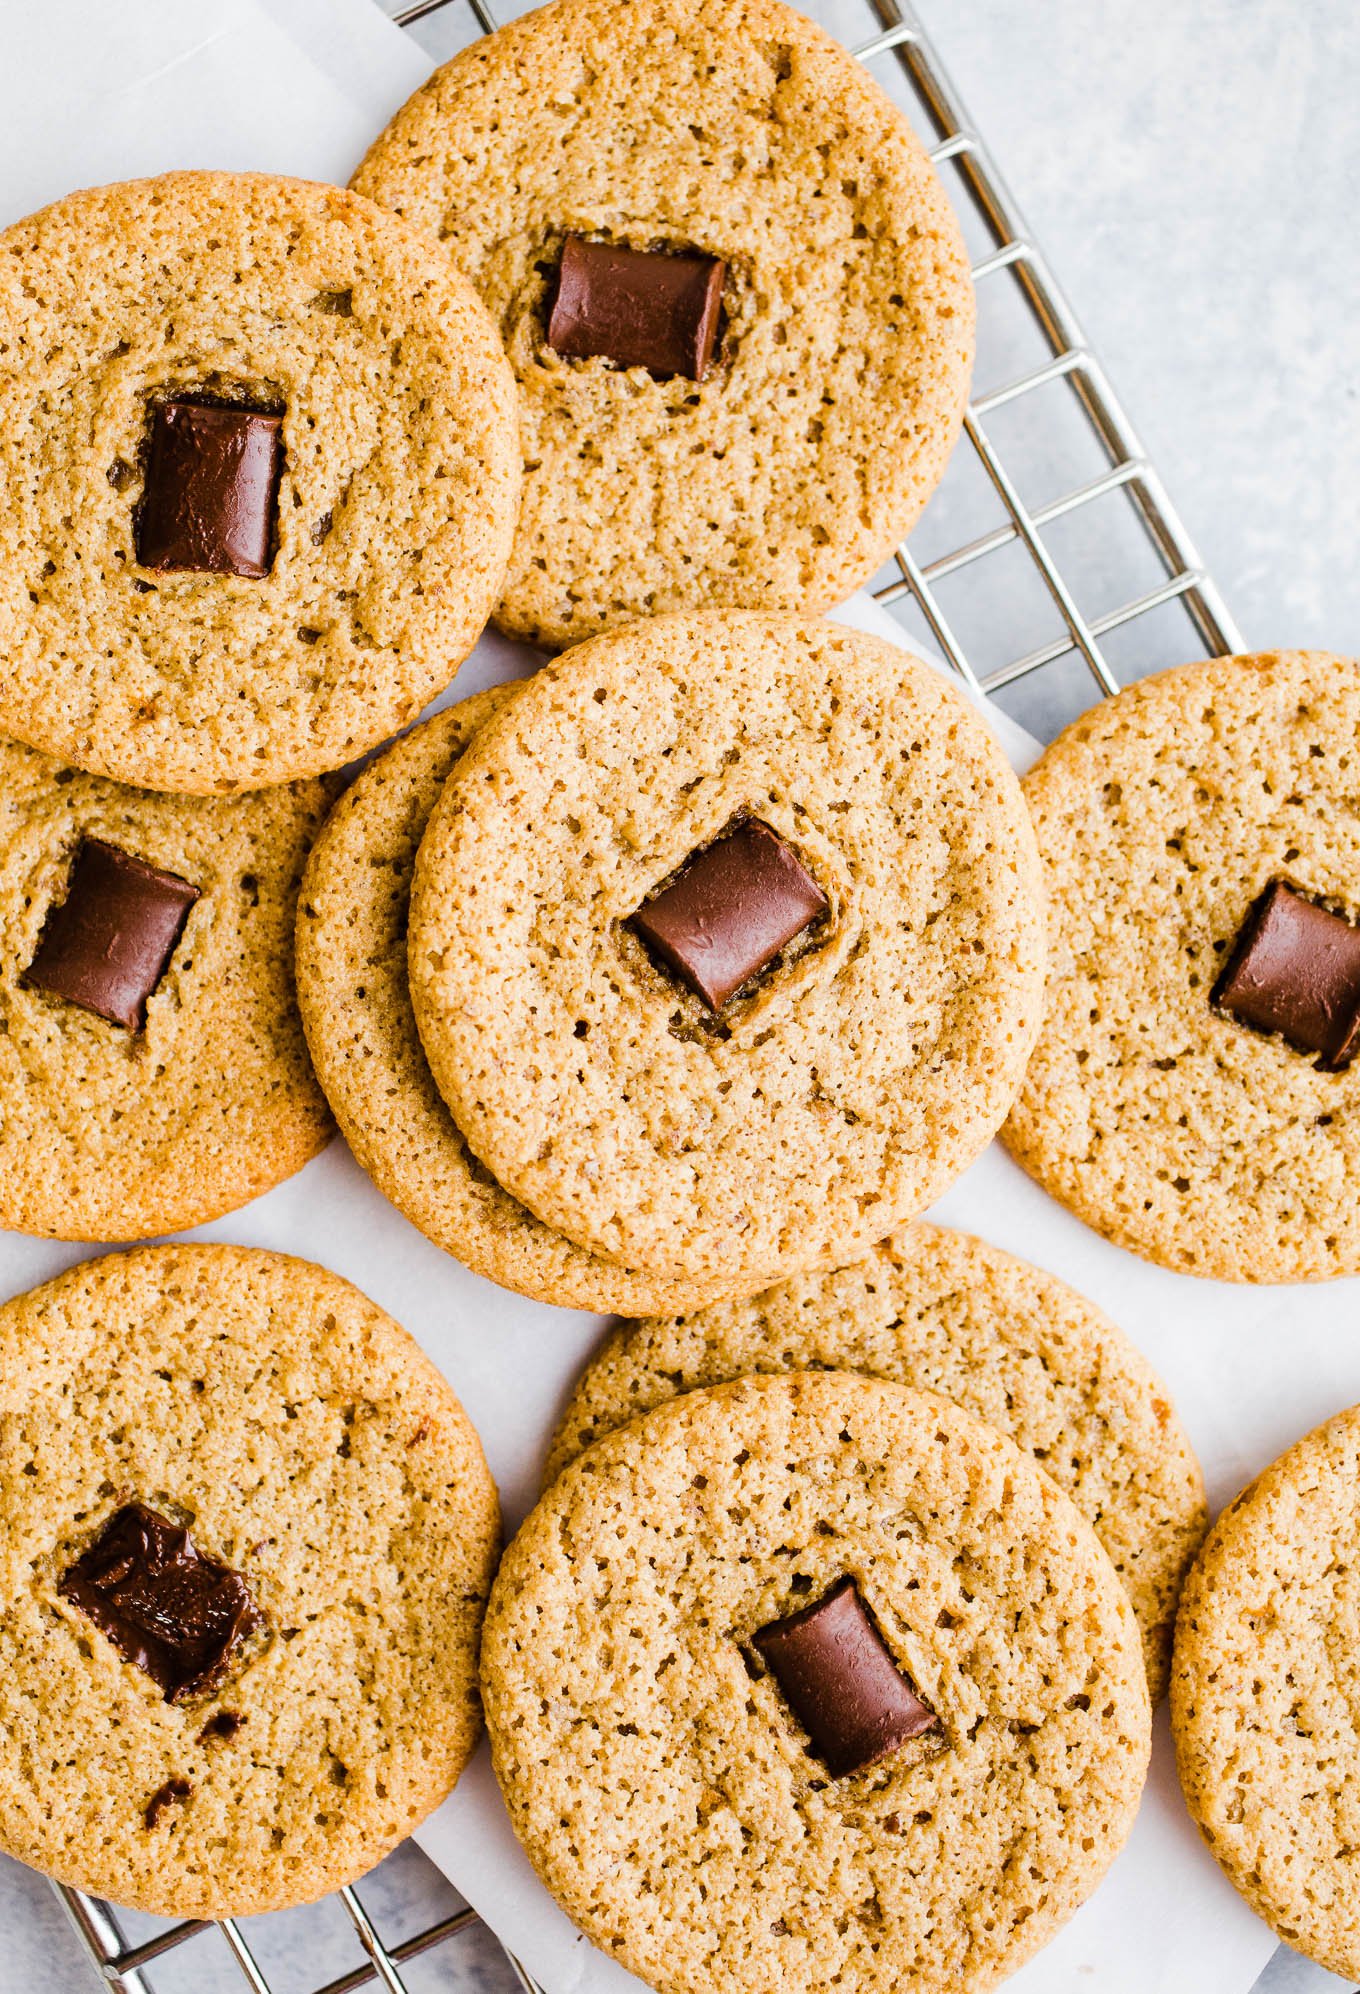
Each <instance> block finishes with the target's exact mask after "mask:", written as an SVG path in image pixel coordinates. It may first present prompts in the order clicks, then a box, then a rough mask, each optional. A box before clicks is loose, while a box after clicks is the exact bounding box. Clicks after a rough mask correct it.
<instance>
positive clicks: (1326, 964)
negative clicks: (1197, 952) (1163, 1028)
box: [1210, 879, 1360, 1072]
mask: <svg viewBox="0 0 1360 1994" xmlns="http://www.w3.org/2000/svg"><path fill="white" fill-rule="evenodd" d="M1210 1001H1211V1002H1212V1003H1213V1004H1214V1006H1215V1007H1216V1008H1217V1009H1218V1010H1220V1011H1222V1012H1224V1013H1225V1014H1226V1015H1227V1016H1228V1017H1230V1018H1235V1019H1236V1020H1237V1022H1238V1023H1239V1024H1242V1025H1247V1026H1249V1027H1250V1028H1251V1029H1252V1030H1253V1031H1258V1032H1271V1033H1278V1034H1279V1035H1280V1037H1281V1038H1283V1039H1285V1040H1286V1041H1287V1042H1288V1043H1289V1044H1290V1045H1292V1046H1293V1047H1294V1049H1295V1051H1296V1052H1311V1053H1317V1054H1318V1055H1319V1057H1318V1062H1317V1063H1318V1065H1319V1066H1320V1067H1322V1068H1323V1069H1324V1070H1325V1071H1329V1072H1337V1071H1339V1070H1340V1069H1341V1068H1342V1067H1345V1066H1349V1064H1350V1062H1351V1060H1352V1059H1353V1058H1354V1057H1355V1053H1356V1049H1357V1044H1360V928H1355V927H1352V925H1351V923H1350V922H1349V921H1346V920H1343V919H1342V917H1341V915H1340V914H1334V913H1333V912H1332V910H1331V909H1330V908H1329V907H1323V906H1320V905H1319V904H1318V902H1317V901H1316V900H1310V899H1309V898H1308V896H1307V895H1306V894H1303V893H1300V892H1298V890H1297V889H1296V888H1295V887H1292V886H1290V885H1288V884H1287V883H1286V882H1285V881H1284V880H1281V879H1277V880H1273V881H1272V882H1271V884H1270V885H1269V886H1268V887H1267V888H1266V890H1265V892H1264V893H1262V894H1261V895H1260V896H1259V898H1258V899H1257V900H1256V901H1255V902H1254V903H1253V904H1252V906H1251V908H1250V909H1249V911H1248V913H1247V918H1246V920H1245V921H1244V922H1243V924H1242V927H1241V929H1240V931H1239V933H1238V936H1237V940H1236V943H1235V944H1234V946H1233V952H1232V954H1231V956H1230V957H1229V959H1228V964H1227V967H1226V969H1225V970H1224V971H1223V974H1222V975H1221V976H1220V977H1219V979H1218V982H1217V983H1216V984H1215V985H1214V988H1213V991H1212V994H1211V998H1210Z"/></svg>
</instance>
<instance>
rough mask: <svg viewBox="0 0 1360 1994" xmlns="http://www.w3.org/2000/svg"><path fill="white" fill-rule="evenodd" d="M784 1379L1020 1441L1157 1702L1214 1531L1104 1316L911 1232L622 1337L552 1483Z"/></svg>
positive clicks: (623, 1331)
mask: <svg viewBox="0 0 1360 1994" xmlns="http://www.w3.org/2000/svg"><path fill="white" fill-rule="evenodd" d="M784 1371H859V1372H864V1373H867V1374H868V1375H869V1376H871V1377H875V1378H887V1379H891V1380H894V1381H895V1382H897V1383H898V1384H903V1385H911V1386H913V1387H915V1388H916V1389H918V1390H921V1391H932V1392H939V1393H940V1394H941V1396H942V1397H944V1398H947V1399H952V1400H953V1401H954V1403H955V1404H956V1405H961V1406H963V1407H964V1408H965V1409H966V1410H967V1411H969V1412H972V1413H975V1414H976V1415H977V1416H978V1418H979V1419H983V1420H985V1421H986V1422H987V1424H988V1425H989V1426H994V1427H995V1428H996V1429H997V1431H998V1432H999V1433H1004V1434H1006V1435H1007V1436H1008V1437H1009V1438H1010V1439H1012V1440H1014V1441H1015V1442H1016V1444H1017V1446H1019V1447H1020V1448H1021V1449H1022V1450H1023V1451H1024V1452H1025V1453H1027V1454H1032V1455H1033V1456H1034V1458H1035V1459H1036V1460H1037V1461H1038V1462H1039V1464H1040V1466H1041V1467H1043V1468H1044V1469H1046V1470H1047V1472H1048V1473H1049V1474H1050V1475H1051V1476H1052V1477H1053V1479H1054V1481H1055V1482H1057V1484H1058V1486H1059V1488H1061V1489H1063V1490H1065V1491H1066V1493H1067V1494H1068V1495H1069V1496H1070V1497H1071V1498H1072V1500H1073V1502H1074V1503H1075V1504H1076V1506H1077V1508H1078V1509H1079V1510H1080V1511H1081V1512H1082V1514H1083V1516H1085V1517H1086V1519H1087V1521H1088V1522H1089V1523H1090V1524H1091V1525H1092V1526H1093V1528H1094V1530H1095V1532H1096V1535H1097V1536H1098V1537H1099V1539H1100V1541H1101V1543H1102V1544H1103V1545H1104V1546H1105V1549H1106V1551H1108V1553H1109V1555H1110V1558H1111V1560H1112V1562H1113V1564H1114V1568H1115V1570H1116V1571H1117V1572H1118V1574H1119V1576H1120V1578H1121V1579H1122V1580H1123V1582H1124V1588H1125V1590H1126V1591H1127V1593H1128V1595H1129V1598H1130V1600H1131V1601H1132V1603H1133V1609H1134V1612H1135V1613H1136V1614H1137V1615H1138V1620H1139V1624H1140V1626H1141V1627H1142V1630H1143V1647H1144V1654H1145V1659H1146V1661H1147V1669H1148V1682H1149V1685H1150V1689H1151V1693H1152V1697H1153V1700H1154V1702H1155V1701H1156V1700H1157V1699H1158V1698H1160V1697H1161V1696H1162V1695H1163V1694H1164V1693H1165V1690H1166V1680H1167V1669H1168V1665H1169V1663H1170V1658H1171V1629H1172V1625H1173V1622H1174V1620H1175V1615H1176V1601H1177V1599H1178V1598H1179V1596H1180V1589H1181V1583H1182V1581H1183V1579H1184V1577H1185V1572H1186V1568H1187V1566H1188V1565H1189V1563H1190V1560H1191V1559H1192V1558H1193V1557H1194V1554H1195V1551H1196V1549H1197V1547H1198V1545H1199V1542H1200V1539H1201V1538H1202V1536H1203V1535H1204V1526H1205V1523H1206V1521H1207V1518H1206V1515H1205V1508H1204V1478H1203V1476H1202V1474H1201V1473H1200V1466H1199V1462H1198V1461H1197V1460H1196V1459H1195V1455H1194V1451H1193V1449H1192V1448H1191V1445H1190V1442H1189V1440H1188V1438H1187V1436H1186V1433H1185V1430H1184V1428H1183V1427H1182V1426H1181V1424H1180V1421H1179V1420H1178V1419H1177V1417H1176V1411H1175V1408H1174V1406H1173V1405H1172V1404H1171V1400H1170V1397H1169V1395H1168V1393H1167V1390H1166V1387H1165V1386H1164V1385H1163V1384H1162V1382H1161V1380H1160V1379H1159V1378H1158V1377H1157V1376H1156V1374H1155V1373H1154V1371H1153V1370H1152V1368H1151V1366H1150V1365H1149V1364H1148V1363H1147V1361H1146V1360H1145V1359H1144V1358H1143V1357H1142V1355H1141V1354H1140V1353H1139V1352H1138V1351H1137V1350H1136V1349H1135V1348H1134V1346H1133V1345H1132V1344H1131V1343H1130V1342H1129V1341H1128V1339H1127V1337H1125V1336H1124V1335H1123V1333H1122V1332H1121V1331H1120V1330H1119V1329H1117V1328H1116V1327H1115V1325H1114V1324H1113V1323H1112V1322H1111V1321H1110V1319H1109V1317H1108V1316H1105V1315H1102V1314H1101V1312H1100V1310H1099V1309H1097V1308H1096V1307H1095V1305H1094V1303H1092V1302H1088V1301H1087V1299H1086V1297H1085V1296H1084V1295H1079V1294H1078V1293H1077V1292H1076V1290H1075V1289H1073V1288H1069V1287H1068V1286H1067V1284H1066V1283H1065V1282H1063V1281H1059V1280H1058V1279H1057V1278H1056V1276H1054V1275H1052V1274H1047V1273H1045V1272H1044V1271H1043V1269H1041V1268H1039V1267H1031V1266H1030V1265H1029V1263H1028V1262H1027V1261H1024V1260H1017V1259H1016V1258H1015V1256H1014V1255H1013V1254H1010V1253H1003V1252H1001V1251H1000V1250H999V1248H997V1247H995V1246H988V1245H987V1244H986V1243H985V1242H984V1241H983V1240H980V1239H972V1238H970V1237H969V1236H968V1235H967V1234H966V1233H960V1232H948V1231H945V1230H943V1229H942V1228H940V1227H937V1226H927V1225H914V1226H906V1227H903V1228H902V1229H901V1230H900V1231H899V1232H896V1233H894V1234H893V1236H892V1237H891V1238H890V1239H886V1240H884V1241H883V1242H882V1244H881V1245H879V1246H876V1247H874V1249H873V1251H872V1252H871V1253H869V1254H867V1255H866V1256H865V1258H864V1259H863V1260H857V1261H855V1262H853V1263H852V1264H851V1265H850V1266H848V1267H839V1268H837V1269H836V1270H835V1271H834V1272H833V1273H825V1274H807V1275H802V1276H800V1278H799V1279H797V1280H795V1281H787V1282H785V1283H784V1284H783V1285H782V1286H780V1287H778V1288H768V1289H767V1290H766V1291H765V1293H764V1294H763V1295H756V1296H754V1297H753V1298H752V1299H751V1300H750V1301H734V1302H720V1303H718V1304H716V1305H715V1306H714V1307H712V1308H707V1309H703V1310H701V1311H700V1312H699V1313H698V1314H696V1315H690V1316H682V1317H659V1318H654V1319H653V1320H652V1321H650V1322H638V1323H623V1324H621V1325H620V1326H619V1327H618V1328H617V1329H615V1330H614V1331H613V1332H612V1333H611V1334H610V1335H609V1336H608V1337H607V1338H606V1340H605V1342H604V1344H603V1346H602V1348H601V1349H600V1351H599V1352H598V1354H597V1355H596V1356H595V1357H594V1359H593V1360H592V1361H591V1363H590V1364H589V1365H588V1366H587V1367H586V1370H585V1372H584V1373H583V1375H582V1377H581V1379H580V1382H579V1383H578V1384H577V1387H576V1390H575V1392H574V1394H573V1395H572V1398H571V1400H570V1402H569V1403H568V1405H567V1408H566V1411H565V1412H564V1413H563V1415H562V1419H561V1423H560V1424H559V1426H558V1429H557V1433H556V1435H555V1437H554V1439H553V1442H552V1445H551V1447H550V1448H549V1451H548V1458H547V1462H546V1464H545V1466H544V1470H543V1474H544V1481H545V1483H547V1482H550V1481H552V1480H553V1479H554V1478H555V1477H556V1476H557V1475H559V1474H560V1473H561V1472H562V1470H563V1468H565V1467H566V1465H567V1463H568V1462H569V1461H572V1460H574V1459H575V1457H576V1455H577V1454H579V1453H580V1451H581V1450H582V1448H584V1447H588V1446H590V1445H592V1444H593V1443H594V1442H595V1441H597V1440H599V1439H600V1438H601V1437H602V1436H603V1435H604V1434H606V1433H610V1432H612V1431H613V1430H614V1428H615V1427H616V1426H622V1425H624V1424H625V1423H626V1422H627V1421H628V1420H630V1419H636V1418H637V1417H639V1416H640V1415H641V1414H642V1413H645V1412H650V1411H651V1409H652V1408H653V1406H657V1405H661V1404H664V1402H665V1401H666V1400H667V1399H670V1398H674V1397H675V1396H676V1394H677V1393H680V1392H690V1391H694V1390H696V1389H698V1388H701V1387H704V1386H708V1385H718V1384H723V1383H725V1382H726V1381H727V1380H729V1379H733V1378H744V1377H749V1376H752V1375H754V1374H757V1373H764V1374H769V1373H778V1372H784Z"/></svg>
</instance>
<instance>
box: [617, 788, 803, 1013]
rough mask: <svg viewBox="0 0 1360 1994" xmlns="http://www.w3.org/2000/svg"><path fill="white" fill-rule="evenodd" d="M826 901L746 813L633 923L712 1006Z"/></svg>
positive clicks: (800, 868)
mask: <svg viewBox="0 0 1360 1994" xmlns="http://www.w3.org/2000/svg"><path fill="white" fill-rule="evenodd" d="M827 904H828V903H827V898H826V895H825V894H824V893H823V892H822V889H821V888H820V886H818V884H817V882H816V880H815V879H814V878H813V877H812V875H811V873H810V872H808V871H807V869H806V867H805V866H803V865H802V864H801V863H800V861H799V860H798V858H797V857H796V856H795V854H794V853H793V851H792V850H791V849H790V848H789V846H788V845H786V844H785V843H784V840H783V839H782V838H781V837H779V836H777V835H776V833H775V832H773V831H772V830H771V829H770V827H769V825H768V824H762V823H761V822H760V820H759V818H756V817H747V818H744V819H743V820H742V822H741V823H739V824H737V825H736V826H735V827H734V828H733V829H732V830H729V831H726V832H724V834H723V836H722V837H721V838H718V839H716V840H715V841H714V843H713V844H711V845H706V846H705V847H704V849H703V850H702V851H699V852H696V853H695V854H694V856H693V857H692V858H690V859H687V860H686V861H685V864H684V865H683V866H682V867H681V869H680V871H679V872H678V873H677V874H676V876H675V878H674V879H673V880H672V881H671V883H670V885H669V886H666V887H663V888H662V890H661V892H660V893H658V894H656V895H655V896H654V897H653V898H652V899H651V900H647V901H644V902H643V904H642V906H641V907H639V908H638V911H637V913H636V914H634V915H633V917H632V921H631V923H630V925H631V926H632V928H633V929H634V931H635V932H636V933H637V934H638V935H639V936H640V937H641V938H642V940H643V941H644V942H645V943H646V945H647V947H648V948H649V949H650V950H651V952H652V954H653V955H655V956H658V957H659V958H660V959H661V961H662V962H663V963H665V964H666V966H667V967H668V968H669V969H671V970H673V971H674V973H675V974H676V976H678V977H679V979H680V981H681V982H682V983H683V984H684V985H685V986H686V987H687V988H688V989H690V990H692V991H693V992H694V993H695V995H696V996H698V997H700V998H702V999H703V1001H704V1003H705V1004H707V1006H708V1008H709V1010H710V1011H714V1012H716V1011H720V1010H721V1009H722V1007H723V1005H724V1004H726V1003H727V1002H728V1001H729V1000H730V999H731V998H732V997H734V996H735V995H736V993H737V991H738V990H740V989H741V988H742V987H743V985H744V984H747V983H749V982H750V981H751V978H752V977H753V976H757V975H759V973H760V971H761V970H762V969H765V968H766V967H767V966H768V965H769V964H770V963H771V962H773V960H774V958H775V957H776V956H777V955H778V954H779V952H780V950H781V949H783V948H787V946H788V944H789V943H790V942H791V941H793V940H795V939H796V938H797V936H799V935H801V934H802V933H803V931H804V929H805V928H809V927H811V926H812V924H813V922H814V921H819V920H821V919H822V918H823V916H824V915H825V914H826V912H827Z"/></svg>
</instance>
